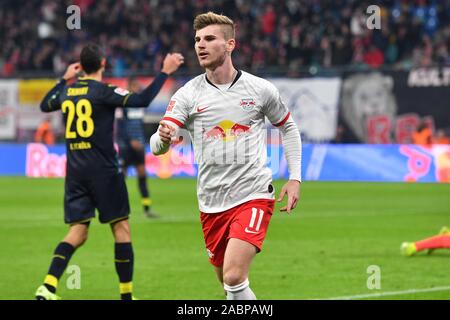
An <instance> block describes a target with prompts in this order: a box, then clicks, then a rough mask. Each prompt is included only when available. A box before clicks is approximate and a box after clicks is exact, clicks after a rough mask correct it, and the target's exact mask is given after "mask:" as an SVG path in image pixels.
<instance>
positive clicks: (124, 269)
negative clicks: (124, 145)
mask: <svg viewBox="0 0 450 320" xmlns="http://www.w3.org/2000/svg"><path fill="white" fill-rule="evenodd" d="M182 63H183V57H182V56H181V55H180V54H177V53H174V54H169V55H167V56H166V58H165V60H164V62H163V68H162V70H161V73H160V74H158V75H157V76H156V78H155V80H154V81H153V82H152V83H151V84H150V85H149V86H148V87H146V88H145V89H144V90H143V91H142V92H141V93H139V94H137V93H130V92H129V91H128V90H125V89H122V88H118V87H114V86H110V85H107V84H104V83H102V82H101V81H102V74H103V71H104V69H105V64H106V60H105V58H104V55H103V53H102V51H101V49H100V47H98V46H97V45H94V44H89V45H87V46H85V47H84V48H83V49H82V51H81V55H80V63H74V64H72V65H70V66H69V67H68V68H67V71H66V73H65V74H64V76H63V78H62V79H61V80H60V81H59V82H58V83H57V84H56V86H55V87H54V88H53V89H52V90H50V92H49V93H48V94H47V95H46V96H45V98H44V100H43V101H42V103H41V105H40V108H41V110H42V111H43V112H53V111H59V110H61V111H62V113H63V116H64V120H65V123H66V132H65V138H66V152H67V165H66V179H65V192H64V220H65V222H66V223H67V224H69V231H68V233H67V235H66V236H65V237H64V239H63V240H62V242H60V243H59V244H58V246H57V247H56V249H55V251H54V256H53V259H52V262H51V265H50V268H49V271H48V273H47V276H46V277H45V279H44V284H43V285H42V286H40V287H39V288H38V290H37V291H36V294H35V296H36V299H38V300H56V299H59V297H58V296H57V295H56V289H57V286H58V281H59V278H60V277H61V275H62V274H63V272H64V270H65V268H66V267H67V264H68V262H69V260H70V258H71V256H72V254H73V253H74V252H75V250H76V249H77V248H78V247H80V246H81V245H82V244H83V243H84V242H85V241H86V239H87V237H88V230H89V224H90V220H91V219H92V218H94V217H95V209H97V210H98V213H99V220H100V222H101V223H108V224H110V226H111V230H112V233H113V236H114V239H115V266H116V271H117V274H118V276H119V282H120V285H119V289H120V295H121V299H123V300H130V299H132V277H133V264H134V255H133V248H132V244H131V235H130V226H129V223H128V215H129V213H130V210H129V201H128V193H127V189H126V185H125V181H124V177H123V174H122V172H121V169H120V167H119V164H118V157H117V153H116V151H115V149H114V143H113V124H114V114H115V109H116V108H117V107H123V108H145V107H147V106H148V105H149V103H150V101H151V100H152V99H153V98H154V97H155V95H156V94H157V93H158V91H159V89H160V88H161V86H162V84H163V82H164V81H165V80H166V79H167V77H168V75H170V74H171V73H172V72H174V71H175V70H176V69H177V68H178V67H179V65H180V64H182ZM81 71H84V73H85V74H86V76H85V77H81V78H78V79H77V80H76V81H75V82H74V83H73V84H70V85H67V81H68V80H70V79H72V78H75V76H76V75H77V74H78V73H79V72H81Z"/></svg>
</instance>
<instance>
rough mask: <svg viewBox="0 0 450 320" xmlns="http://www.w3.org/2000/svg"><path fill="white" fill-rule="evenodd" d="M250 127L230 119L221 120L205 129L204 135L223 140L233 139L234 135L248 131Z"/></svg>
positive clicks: (208, 137)
mask: <svg viewBox="0 0 450 320" xmlns="http://www.w3.org/2000/svg"><path fill="white" fill-rule="evenodd" d="M249 130H250V127H249V126H246V125H243V124H240V123H236V122H233V121H231V120H224V121H221V122H220V123H219V124H218V125H216V126H214V127H213V128H211V129H209V130H206V131H205V133H204V137H205V138H206V139H221V140H225V141H230V140H234V139H235V138H236V137H238V136H240V135H243V134H246V133H247V132H249Z"/></svg>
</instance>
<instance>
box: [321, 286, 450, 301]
mask: <svg viewBox="0 0 450 320" xmlns="http://www.w3.org/2000/svg"><path fill="white" fill-rule="evenodd" d="M447 290H450V286H446V287H435V288H427V289H410V290H404V291H386V292H380V293H371V294H358V295H354V296H342V297H332V298H322V299H318V300H353V299H365V298H376V297H387V296H399V295H403V294H414V293H421V292H435V291H447Z"/></svg>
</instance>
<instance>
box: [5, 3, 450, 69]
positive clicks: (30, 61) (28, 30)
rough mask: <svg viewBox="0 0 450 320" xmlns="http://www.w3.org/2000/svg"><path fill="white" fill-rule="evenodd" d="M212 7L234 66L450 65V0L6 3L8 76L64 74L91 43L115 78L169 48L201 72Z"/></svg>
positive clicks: (153, 63) (157, 60) (153, 65)
mask: <svg viewBox="0 0 450 320" xmlns="http://www.w3.org/2000/svg"><path fill="white" fill-rule="evenodd" d="M72 4H75V5H78V6H79V7H80V8H81V29H80V30H69V29H68V28H67V26H66V20H67V18H68V17H69V16H70V14H68V13H67V12H66V10H67V7H68V6H70V5H72ZM372 4H377V5H378V6H379V7H380V8H381V10H380V16H381V29H380V30H370V29H368V28H367V25H366V20H367V17H368V14H367V13H366V9H367V7H368V6H370V5H372ZM208 10H212V11H215V12H218V13H223V14H226V15H229V16H230V17H231V18H232V19H234V21H235V23H236V24H237V43H238V46H237V50H236V53H235V56H234V61H235V63H236V65H237V66H238V67H239V68H243V69H245V70H248V71H251V72H255V73H261V72H266V71H267V72H270V71H271V70H285V71H286V73H287V75H293V76H295V75H296V72H297V71H298V70H300V69H302V68H306V69H310V68H311V67H315V68H332V67H341V66H351V67H352V68H361V69H364V68H366V69H368V68H380V67H383V66H391V67H395V68H405V69H408V68H411V67H417V66H422V67H427V66H442V65H450V58H449V44H450V23H449V21H450V0H441V1H439V0H410V1H407V0H391V1H388V0H387V1H373V0H372V1H356V0H354V1H352V0H348V1H346V0H323V1H320V0H214V1H213V0H173V1H163V0H71V1H68V0H60V1H54V0H35V1H28V0H2V1H0V41H1V43H2V46H1V47H0V51H1V54H0V74H1V75H3V76H15V75H20V74H21V73H24V72H33V71H44V72H55V73H60V72H62V71H63V69H64V68H65V67H66V65H67V64H68V63H69V62H72V61H74V60H76V58H77V57H78V55H79V51H80V49H81V47H82V45H83V44H84V43H85V42H86V41H94V42H96V43H98V44H100V45H102V46H103V47H104V48H105V50H106V53H107V55H108V59H109V65H110V69H109V71H110V72H111V73H112V74H113V75H114V76H124V75H126V74H127V73H128V72H130V71H131V72H139V71H142V70H146V71H148V70H152V71H156V70H159V68H160V64H161V61H162V58H163V57H164V55H165V54H166V53H167V52H170V51H179V52H182V53H183V54H184V55H185V56H186V57H187V59H186V60H185V61H186V62H185V66H184V68H185V70H186V71H187V72H198V68H199V67H198V63H197V59H196V57H195V52H194V49H193V46H194V41H193V39H194V32H193V30H192V22H193V17H195V15H196V14H199V13H203V12H206V11H208Z"/></svg>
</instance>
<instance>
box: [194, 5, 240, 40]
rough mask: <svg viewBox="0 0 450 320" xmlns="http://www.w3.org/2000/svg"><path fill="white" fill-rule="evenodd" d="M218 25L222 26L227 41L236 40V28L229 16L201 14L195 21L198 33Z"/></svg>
mask: <svg viewBox="0 0 450 320" xmlns="http://www.w3.org/2000/svg"><path fill="white" fill-rule="evenodd" d="M213 24H218V25H220V26H222V31H223V33H224V36H225V40H229V39H234V38H235V34H236V31H235V29H236V27H235V24H234V22H233V20H231V19H230V18H228V17H227V16H224V15H222V14H217V13H214V12H211V11H209V12H207V13H202V14H199V15H198V16H196V17H195V19H194V30H195V31H198V30H200V29H203V28H205V27H207V26H210V25H213Z"/></svg>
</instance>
